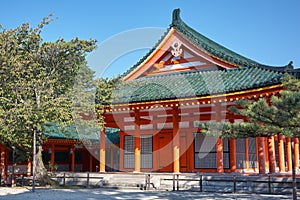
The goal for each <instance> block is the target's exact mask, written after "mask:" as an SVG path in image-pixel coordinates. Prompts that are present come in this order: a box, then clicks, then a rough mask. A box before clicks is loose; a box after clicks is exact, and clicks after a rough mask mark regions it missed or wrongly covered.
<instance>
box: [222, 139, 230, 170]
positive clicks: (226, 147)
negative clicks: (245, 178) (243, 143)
mask: <svg viewBox="0 0 300 200" xmlns="http://www.w3.org/2000/svg"><path fill="white" fill-rule="evenodd" d="M229 159H230V157H229V140H228V138H224V139H223V166H224V168H229Z"/></svg>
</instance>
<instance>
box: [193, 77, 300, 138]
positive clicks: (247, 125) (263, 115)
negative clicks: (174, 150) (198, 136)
mask: <svg viewBox="0 0 300 200" xmlns="http://www.w3.org/2000/svg"><path fill="white" fill-rule="evenodd" d="M282 83H283V87H284V90H282V91H281V92H280V95H279V96H272V98H271V100H270V103H268V102H267V100H266V99H265V98H261V99H259V100H258V101H245V100H240V101H237V102H236V104H237V106H234V107H231V108H230V110H231V112H233V113H235V114H237V115H241V116H244V117H246V118H247V119H248V122H239V123H229V122H222V123H220V122H219V123H216V122H210V123H207V124H202V123H198V127H200V128H202V129H203V130H202V131H203V132H204V133H206V134H213V131H215V130H212V129H210V127H215V126H219V127H222V128H221V129H219V130H220V131H219V135H220V136H221V137H232V138H237V137H256V136H270V135H276V134H282V135H285V136H288V137H299V136H300V123H299V121H300V82H299V80H297V79H295V78H293V77H291V76H289V75H285V76H284V78H283V79H282Z"/></svg>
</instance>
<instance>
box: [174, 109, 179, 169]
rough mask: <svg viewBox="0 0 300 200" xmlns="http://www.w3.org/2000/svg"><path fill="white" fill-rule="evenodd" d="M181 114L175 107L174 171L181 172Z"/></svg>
mask: <svg viewBox="0 0 300 200" xmlns="http://www.w3.org/2000/svg"><path fill="white" fill-rule="evenodd" d="M178 118H179V115H178V108H177V107H174V108H173V172H174V173H179V172H180V163H179V157H180V150H179V133H178V131H179V119H178Z"/></svg>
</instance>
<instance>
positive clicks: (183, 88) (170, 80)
mask: <svg viewBox="0 0 300 200" xmlns="http://www.w3.org/2000/svg"><path fill="white" fill-rule="evenodd" d="M283 75H284V73H283V72H279V71H274V70H269V69H265V68H260V67H245V68H236V69H229V70H213V71H187V72H177V73H171V74H162V75H154V76H145V77H142V78H139V79H136V80H133V81H127V82H124V83H122V85H121V86H120V89H119V90H117V91H116V97H117V98H115V99H114V104H119V103H122V104H123V103H133V102H146V101H156V100H166V99H181V98H189V97H200V96H206V95H213V94H225V93H230V92H236V91H242V90H247V89H254V88H259V87H265V86H270V85H274V84H278V83H280V79H281V77H282V76H283Z"/></svg>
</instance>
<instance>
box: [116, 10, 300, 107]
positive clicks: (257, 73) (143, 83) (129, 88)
mask: <svg viewBox="0 0 300 200" xmlns="http://www.w3.org/2000/svg"><path fill="white" fill-rule="evenodd" d="M173 28H174V29H175V30H176V31H177V32H178V33H179V34H180V35H181V36H182V37H184V38H185V39H186V40H188V41H189V42H191V44H193V45H194V46H195V47H196V48H198V49H199V50H200V51H202V52H204V53H206V54H208V55H210V56H212V57H214V58H216V59H218V60H220V61H222V62H226V63H230V64H231V65H233V66H236V68H234V69H223V68H219V67H218V66H216V68H215V69H210V71H204V70H198V71H196V70H195V71H185V72H172V73H168V74H160V75H152V74H151V75H149V76H143V77H140V78H137V79H135V80H131V81H126V82H125V83H122V85H121V86H120V87H119V89H118V90H117V91H116V94H115V96H116V98H115V99H114V101H113V103H114V104H127V103H137V102H147V101H158V100H169V99H174V100H175V99H178V100H179V99H182V98H193V97H201V96H209V95H214V94H226V93H232V92H237V91H243V90H250V89H255V88H261V87H267V86H271V85H276V84H280V83H281V78H282V76H283V75H284V73H290V74H292V75H294V76H296V77H298V78H300V69H294V67H293V63H292V62H290V63H289V64H288V65H286V66H282V67H273V66H267V65H263V64H260V63H258V62H256V61H253V60H251V59H249V58H246V57H244V56H242V55H240V54H237V53H235V52H233V51H231V50H229V49H227V48H225V47H224V46H222V45H220V44H218V43H216V42H214V41H212V40H210V39H209V38H207V37H205V36H203V35H201V34H200V33H198V32H197V31H195V30H194V29H192V28H191V27H189V26H188V25H187V24H185V23H184V22H183V21H182V20H181V18H180V10H179V9H175V10H174V11H173V19H172V24H171V25H170V27H169V29H168V31H167V32H166V33H165V34H164V36H162V38H161V39H160V40H159V41H158V43H157V44H156V45H155V46H154V47H153V48H152V49H151V50H150V51H149V52H148V53H147V54H146V55H145V56H144V57H143V58H142V59H141V60H140V61H139V62H138V63H137V64H135V65H134V66H133V67H131V68H130V69H129V70H128V71H127V72H125V74H124V76H126V75H128V74H130V73H131V72H133V71H134V70H135V69H136V68H138V67H140V66H141V65H142V64H143V62H144V61H145V60H146V59H147V58H148V57H149V56H151V54H152V53H153V52H154V51H155V49H156V48H157V47H158V46H159V44H160V43H161V42H162V41H163V40H164V39H165V37H167V35H168V32H169V31H170V30H171V29H173Z"/></svg>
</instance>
